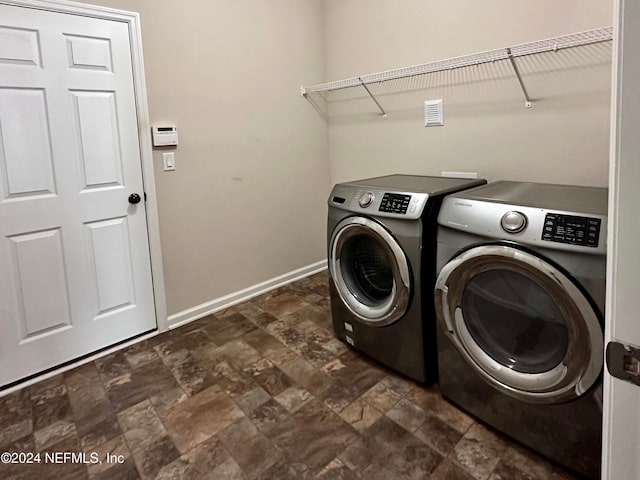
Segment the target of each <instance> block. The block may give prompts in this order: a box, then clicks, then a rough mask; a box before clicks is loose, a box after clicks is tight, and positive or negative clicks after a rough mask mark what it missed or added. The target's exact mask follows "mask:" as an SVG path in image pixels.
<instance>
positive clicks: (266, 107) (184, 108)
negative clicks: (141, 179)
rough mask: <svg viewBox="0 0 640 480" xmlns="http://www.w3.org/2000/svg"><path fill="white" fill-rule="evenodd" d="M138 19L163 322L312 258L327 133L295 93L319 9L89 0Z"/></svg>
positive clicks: (319, 223) (314, 50) (312, 47)
mask: <svg viewBox="0 0 640 480" xmlns="http://www.w3.org/2000/svg"><path fill="white" fill-rule="evenodd" d="M94 3H98V4H101V5H105V6H110V7H114V8H120V9H124V10H131V11H137V12H140V14H141V23H142V36H143V47H144V56H145V70H146V79H147V88H148V98H149V110H150V118H151V121H152V123H155V122H173V123H176V124H177V125H178V130H179V136H180V145H179V146H178V147H177V149H176V150H175V152H176V163H177V169H176V171H175V172H167V173H165V172H163V171H162V166H161V161H162V160H161V150H160V149H156V151H155V152H154V161H155V177H156V186H157V190H158V203H159V215H160V230H161V240H162V251H163V257H164V273H165V279H166V293H167V303H168V311H169V314H170V315H171V314H175V313H177V312H180V311H183V310H185V309H189V308H191V307H194V306H197V305H199V304H202V303H205V302H208V301H210V300H213V299H217V298H219V297H221V296H224V295H227V294H229V293H232V292H236V291H238V290H241V289H244V288H247V287H250V286H252V285H255V284H258V283H260V282H263V281H266V280H269V279H271V278H273V277H276V276H279V275H282V274H284V273H287V272H290V271H292V270H295V269H298V268H301V267H304V266H306V265H309V264H312V263H314V262H317V261H320V260H322V259H324V258H325V256H326V255H325V248H326V246H325V224H326V196H327V192H328V191H329V190H330V184H329V172H328V167H327V164H328V151H327V127H326V124H325V122H324V121H323V119H322V118H320V117H319V116H318V115H317V114H316V112H315V110H313V109H312V108H309V105H308V104H307V102H306V101H304V100H303V99H302V98H301V97H300V95H299V92H300V85H303V84H308V83H313V82H316V81H317V80H318V79H322V78H323V77H324V72H323V61H322V59H323V42H322V38H323V37H322V8H321V1H320V0H312V1H311V0H305V1H304V2H301V1H297V0H269V1H249V0H216V1H213V2H211V1H207V0H190V1H189V2H175V1H168V0H153V1H151V0H147V1H136V0H96V2H94Z"/></svg>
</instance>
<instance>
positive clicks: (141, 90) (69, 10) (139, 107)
mask: <svg viewBox="0 0 640 480" xmlns="http://www.w3.org/2000/svg"><path fill="white" fill-rule="evenodd" d="M0 4H3V5H11V6H15V7H24V8H31V9H37V10H47V11H50V12H57V13H64V14H71V15H82V16H85V17H92V18H98V19H102V20H112V21H117V22H124V23H126V24H127V25H128V27H129V42H130V45H131V64H132V68H133V83H134V97H135V102H136V116H137V120H138V140H139V147H140V163H141V167H142V183H143V186H144V192H145V194H146V196H147V197H146V201H145V210H146V218H147V232H148V238H149V253H150V261H151V278H152V282H153V299H154V303H155V305H154V308H155V314H156V323H157V327H158V332H164V331H166V330H168V328H169V327H168V322H167V302H166V296H165V288H164V273H163V269H162V250H161V244H160V224H159V219H158V204H157V201H156V186H155V178H154V169H153V152H152V149H151V131H150V128H151V127H150V120H149V108H148V104H147V86H146V82H145V76H144V58H143V55H142V30H141V28H140V14H139V13H137V12H129V11H125V10H117V9H113V8H108V7H101V6H95V5H87V4H84V3H77V2H70V1H66V0H0ZM127 343H130V342H127ZM3 393H4V392H3Z"/></svg>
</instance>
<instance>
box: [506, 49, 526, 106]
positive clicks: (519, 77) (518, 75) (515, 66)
mask: <svg viewBox="0 0 640 480" xmlns="http://www.w3.org/2000/svg"><path fill="white" fill-rule="evenodd" d="M507 55H508V56H509V61H510V62H511V67H512V68H513V71H514V73H515V74H516V78H517V79H518V83H519V84H520V89H521V90H522V94H523V95H524V106H525V107H526V108H531V105H532V104H531V99H530V98H529V94H528V93H527V89H526V87H525V86H524V82H523V81H522V76H520V70H518V65H517V64H516V61H515V60H514V59H513V54H512V53H511V49H510V48H507Z"/></svg>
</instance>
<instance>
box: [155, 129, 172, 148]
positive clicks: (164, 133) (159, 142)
mask: <svg viewBox="0 0 640 480" xmlns="http://www.w3.org/2000/svg"><path fill="white" fill-rule="evenodd" d="M151 132H152V134H153V146H154V147H165V146H167V145H178V127H176V126H175V125H163V126H158V127H155V126H154V127H151Z"/></svg>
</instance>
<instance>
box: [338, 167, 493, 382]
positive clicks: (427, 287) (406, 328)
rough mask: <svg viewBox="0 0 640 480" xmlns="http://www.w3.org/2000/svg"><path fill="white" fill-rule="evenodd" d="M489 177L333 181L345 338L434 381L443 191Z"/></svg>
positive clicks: (387, 362)
mask: <svg viewBox="0 0 640 480" xmlns="http://www.w3.org/2000/svg"><path fill="white" fill-rule="evenodd" d="M484 183H486V181H485V180H476V179H472V180H469V179H460V178H446V177H428V176H415V175H388V176H384V177H376V178H369V179H364V180H358V181H354V182H349V183H340V184H337V185H335V186H334V188H333V190H332V192H331V195H330V196H329V200H328V203H329V209H328V223H327V240H328V263H329V274H330V282H329V283H330V294H331V312H332V317H333V327H334V331H335V334H336V336H337V337H338V338H340V339H341V340H343V341H345V342H347V343H348V344H349V345H351V346H352V347H354V348H356V349H357V350H360V351H361V352H363V353H366V354H367V355H369V356H370V357H372V358H373V359H375V360H377V361H378V362H380V363H382V364H384V365H386V366H388V367H390V368H392V369H394V370H396V371H398V372H400V373H403V374H404V375H406V376H408V377H411V378H413V379H416V380H418V381H421V382H432V381H434V380H435V378H436V376H437V366H436V359H437V353H436V346H435V312H434V307H433V295H432V292H433V286H434V281H435V259H436V253H435V241H436V229H437V225H436V221H437V214H438V210H439V208H440V205H441V203H442V198H443V197H444V195H446V194H449V193H453V192H457V191H460V190H462V189H465V188H471V187H474V186H478V185H482V184H484Z"/></svg>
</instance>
